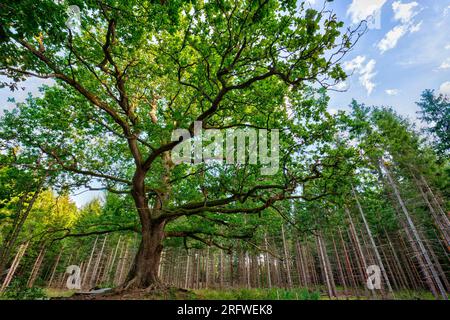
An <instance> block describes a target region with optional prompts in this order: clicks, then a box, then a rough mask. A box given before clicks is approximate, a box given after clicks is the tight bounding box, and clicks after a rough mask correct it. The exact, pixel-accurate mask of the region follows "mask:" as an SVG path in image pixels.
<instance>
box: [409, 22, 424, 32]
mask: <svg viewBox="0 0 450 320" xmlns="http://www.w3.org/2000/svg"><path fill="white" fill-rule="evenodd" d="M422 23H423V21H420V22H419V23H416V24H414V25H412V26H411V27H410V28H409V32H410V33H415V32H418V31H420V29H421V28H422Z"/></svg>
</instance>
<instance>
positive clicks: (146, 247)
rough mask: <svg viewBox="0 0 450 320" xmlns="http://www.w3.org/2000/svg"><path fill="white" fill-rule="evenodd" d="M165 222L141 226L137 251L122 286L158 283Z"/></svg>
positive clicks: (143, 286) (153, 284)
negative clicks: (140, 237)
mask: <svg viewBox="0 0 450 320" xmlns="http://www.w3.org/2000/svg"><path fill="white" fill-rule="evenodd" d="M164 225H165V222H159V223H153V224H152V225H151V226H150V227H149V228H143V230H142V239H141V243H140V245H139V249H138V252H137V254H136V257H135V259H134V262H133V264H132V266H131V269H130V273H129V274H128V278H127V281H126V282H125V285H124V288H148V287H150V286H156V285H159V284H160V280H159V277H158V268H159V263H160V259H161V252H162V249H163V245H162V241H163V239H164Z"/></svg>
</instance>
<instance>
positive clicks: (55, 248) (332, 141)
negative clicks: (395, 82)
mask: <svg viewBox="0 0 450 320" xmlns="http://www.w3.org/2000/svg"><path fill="white" fill-rule="evenodd" d="M75 2H76V1H74V3H75ZM44 3H45V4H46V6H41V7H39V9H37V10H43V11H42V12H35V13H34V14H32V15H31V16H30V15H29V14H28V12H29V11H27V9H26V8H27V6H29V5H31V4H30V3H27V1H23V2H17V3H14V4H12V3H8V4H6V5H3V4H2V6H3V7H4V8H5V9H7V10H9V11H10V14H8V13H2V14H1V15H0V31H1V33H2V34H1V35H2V39H3V40H2V42H1V43H0V55H1V56H2V62H1V64H0V70H2V74H4V75H7V76H8V77H9V79H11V80H12V81H11V82H10V83H6V82H5V83H3V84H2V86H3V87H4V88H3V89H2V90H7V87H9V88H11V89H17V87H18V86H20V80H23V79H24V78H26V77H30V76H34V77H39V78H51V79H55V84H54V85H52V86H47V87H44V88H43V89H42V91H43V95H42V97H38V98H36V97H31V96H30V97H29V99H27V101H25V102H23V103H18V104H17V105H16V108H14V110H11V111H5V112H4V114H3V115H2V117H1V118H0V148H1V152H0V243H1V246H0V285H1V287H0V292H1V297H2V298H38V297H43V296H48V295H52V294H56V295H58V294H64V293H61V292H63V291H66V290H65V288H66V281H67V277H68V274H67V273H66V268H67V267H68V266H69V265H78V266H80V268H81V279H82V280H81V284H82V290H83V291H88V290H91V289H93V288H117V289H120V290H122V291H117V292H119V294H120V292H127V290H131V289H143V288H147V290H149V289H148V288H151V290H153V291H155V290H156V291H155V292H157V291H158V290H161V292H163V293H164V294H163V296H162V297H164V298H173V297H176V295H175V296H170V294H169V295H168V294H167V288H185V289H189V290H190V291H189V292H192V293H193V294H195V295H194V296H193V298H241V299H249V298H270V299H320V298H326V297H329V298H333V299H334V298H338V299H347V298H348V299H350V298H351V299H353V298H365V299H368V298H389V299H396V298H397V299H401V298H420V299H428V298H430V299H447V298H448V294H449V292H450V285H449V273H450V263H449V253H450V222H449V212H450V166H449V154H450V135H449V132H450V123H449V122H450V100H449V97H446V96H444V95H439V94H438V93H436V92H434V91H433V90H424V91H423V92H422V93H420V92H417V93H412V94H417V96H418V99H417V100H418V102H417V103H418V105H419V106H420V110H421V112H420V113H419V114H418V118H419V119H420V123H419V122H417V123H411V121H410V120H409V119H406V118H404V117H402V116H400V115H398V114H397V113H396V112H395V106H392V107H384V106H366V105H364V103H362V102H359V101H353V102H352V104H351V106H350V110H351V111H349V112H343V111H339V112H337V113H333V114H331V113H329V112H328V111H327V106H328V101H329V99H328V97H327V92H328V90H329V89H330V88H331V87H332V85H333V84H335V83H339V82H340V81H342V80H343V79H345V78H346V74H345V73H344V72H343V70H342V69H341V68H340V65H339V63H340V61H341V59H342V58H343V57H344V56H345V54H346V53H347V52H348V51H349V50H351V48H352V47H353V46H354V45H355V43H356V42H357V39H358V37H361V36H363V34H364V26H363V25H361V26H358V27H356V29H355V30H351V29H347V30H346V29H345V28H344V26H343V24H342V23H341V22H339V21H338V20H337V18H336V16H335V15H334V14H333V13H332V12H331V13H330V12H327V11H325V10H324V11H322V12H320V11H315V10H312V9H303V7H302V8H301V10H300V11H299V9H298V8H297V7H296V5H295V1H255V2H246V1H242V2H228V1H217V2H211V3H209V2H203V1H199V2H197V1H192V2H185V1H174V2H173V3H172V4H170V5H169V4H166V3H165V1H161V2H159V1H157V2H154V1H148V2H145V3H142V4H140V5H138V4H136V3H134V2H133V1H130V3H127V4H123V3H122V4H119V2H117V3H116V2H115V1H105V2H99V1H87V2H85V3H77V4H78V5H79V6H80V8H82V9H83V10H91V13H92V14H90V15H85V16H83V17H82V26H83V28H82V31H81V32H80V34H78V35H76V34H74V33H72V31H71V30H70V29H67V27H66V26H65V25H64V21H65V18H66V16H65V15H64V14H63V13H64V12H65V9H66V8H65V7H62V8H61V7H59V5H57V4H55V3H54V2H52V1H48V2H45V1H44ZM3 7H2V8H3ZM131 9H133V10H131ZM189 10H193V12H194V13H193V14H192V15H189V14H186V12H189ZM13 11H14V12H15V14H12V12H13ZM43 12H45V13H47V16H46V19H42V15H41V13H43ZM183 12H184V13H183ZM49 13H52V14H49ZM94 13H95V14H94ZM155 17H157V18H158V19H156V18H155ZM87 26H89V27H90V29H89V28H87ZM263 31H264V32H263ZM263 34H264V36H263ZM150 40H151V41H150ZM13 56H14V57H15V58H14V59H13V58H12V57H13ZM424 89H425V88H424ZM195 120H202V121H203V123H204V128H217V129H229V128H241V129H242V128H245V127H252V128H263V129H273V128H276V129H279V130H280V170H279V172H278V173H277V174H276V175H275V176H265V177H261V176H260V175H259V174H258V173H259V172H260V170H259V169H260V167H261V165H260V164H258V165H257V166H253V167H252V166H251V165H242V164H236V165H225V164H220V163H217V162H206V163H199V164H181V165H174V164H173V163H172V162H171V161H170V152H171V150H172V149H173V148H174V147H175V146H176V145H177V143H178V142H175V143H174V142H172V141H170V134H171V132H172V131H173V130H174V129H176V128H180V127H185V128H188V130H190V131H192V129H193V126H192V124H193V121H195ZM82 189H87V190H103V191H104V198H102V199H93V200H92V201H91V202H90V203H88V204H87V205H85V206H84V207H82V208H77V206H76V205H75V203H74V202H73V201H72V200H71V198H70V196H69V194H70V193H74V192H77V191H80V190H82ZM371 265H377V266H379V267H380V269H381V276H382V279H381V289H377V290H369V289H368V288H367V277H368V274H367V272H366V270H367V268H368V267H369V266H371ZM55 292H56V293H55ZM71 293H73V292H70V293H69V294H71Z"/></svg>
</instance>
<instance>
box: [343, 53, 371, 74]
mask: <svg viewBox="0 0 450 320" xmlns="http://www.w3.org/2000/svg"><path fill="white" fill-rule="evenodd" d="M364 61H366V57H364V56H357V57H356V58H355V59H353V60H351V61H346V62H344V63H343V67H344V69H345V70H346V71H352V70H355V69H360V68H361V66H362V64H363V62H364Z"/></svg>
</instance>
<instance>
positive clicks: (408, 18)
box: [377, 1, 423, 53]
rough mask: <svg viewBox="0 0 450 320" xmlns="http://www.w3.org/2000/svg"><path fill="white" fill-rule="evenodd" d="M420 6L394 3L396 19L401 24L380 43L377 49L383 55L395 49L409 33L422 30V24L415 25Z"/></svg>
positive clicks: (409, 3)
mask: <svg viewBox="0 0 450 320" xmlns="http://www.w3.org/2000/svg"><path fill="white" fill-rule="evenodd" d="M417 6H419V4H418V3H417V2H415V1H414V2H408V3H402V2H401V1H395V2H394V3H392V10H393V11H394V19H395V20H397V21H400V24H399V25H397V26H395V27H394V28H392V29H391V30H389V32H388V33H386V35H385V36H384V38H383V39H381V41H380V42H378V44H377V47H378V49H380V51H381V53H384V52H386V51H388V50H391V49H394V48H395V47H396V46H397V43H398V41H399V40H400V39H401V38H402V37H403V36H405V35H406V34H407V33H415V32H418V31H420V29H421V28H422V22H423V21H420V22H418V23H415V22H414V21H413V18H414V17H415V16H416V15H417V14H418V13H419V12H418V11H416V10H414V9H415V8H416V7H417Z"/></svg>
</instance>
